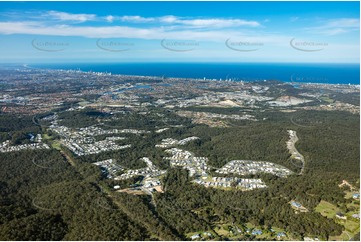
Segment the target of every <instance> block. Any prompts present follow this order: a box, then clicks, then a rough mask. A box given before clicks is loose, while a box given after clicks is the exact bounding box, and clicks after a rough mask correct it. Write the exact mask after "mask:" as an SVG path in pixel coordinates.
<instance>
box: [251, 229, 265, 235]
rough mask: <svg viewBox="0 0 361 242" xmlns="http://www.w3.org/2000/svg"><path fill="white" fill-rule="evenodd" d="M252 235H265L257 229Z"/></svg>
mask: <svg viewBox="0 0 361 242" xmlns="http://www.w3.org/2000/svg"><path fill="white" fill-rule="evenodd" d="M252 234H253V235H261V234H263V232H262V231H261V230H260V229H255V230H253V231H252Z"/></svg>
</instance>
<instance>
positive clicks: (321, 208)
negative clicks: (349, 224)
mask: <svg viewBox="0 0 361 242" xmlns="http://www.w3.org/2000/svg"><path fill="white" fill-rule="evenodd" d="M315 211H316V212H319V213H320V214H321V215H322V216H325V217H327V218H334V217H335V216H336V213H337V212H338V211H339V209H338V208H337V207H336V206H335V205H333V204H332V203H329V202H326V201H323V200H322V201H321V202H320V203H319V204H318V205H317V207H316V208H315Z"/></svg>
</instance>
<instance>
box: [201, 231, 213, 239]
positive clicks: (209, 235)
mask: <svg viewBox="0 0 361 242" xmlns="http://www.w3.org/2000/svg"><path fill="white" fill-rule="evenodd" d="M203 235H204V236H207V237H209V238H211V237H212V234H211V233H209V232H204V233H203Z"/></svg>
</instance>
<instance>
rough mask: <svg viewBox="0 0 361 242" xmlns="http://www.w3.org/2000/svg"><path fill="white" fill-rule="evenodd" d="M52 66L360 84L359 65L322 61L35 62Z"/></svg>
mask: <svg viewBox="0 0 361 242" xmlns="http://www.w3.org/2000/svg"><path fill="white" fill-rule="evenodd" d="M30 67H33V68H50V69H65V70H77V69H80V70H82V71H95V72H110V73H112V74H123V75H141V76H164V77H184V78H202V79H203V78H206V79H217V80H233V81H240V80H243V81H254V80H279V81H284V82H306V83H329V84H356V85H359V84H360V66H359V64H318V63H312V64H310V63H307V64H305V63H108V64H106V63H97V64H95V63H79V64H74V63H68V64H31V65H30Z"/></svg>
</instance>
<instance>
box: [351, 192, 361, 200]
mask: <svg viewBox="0 0 361 242" xmlns="http://www.w3.org/2000/svg"><path fill="white" fill-rule="evenodd" d="M352 198H353V199H360V193H354V194H352Z"/></svg>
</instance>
